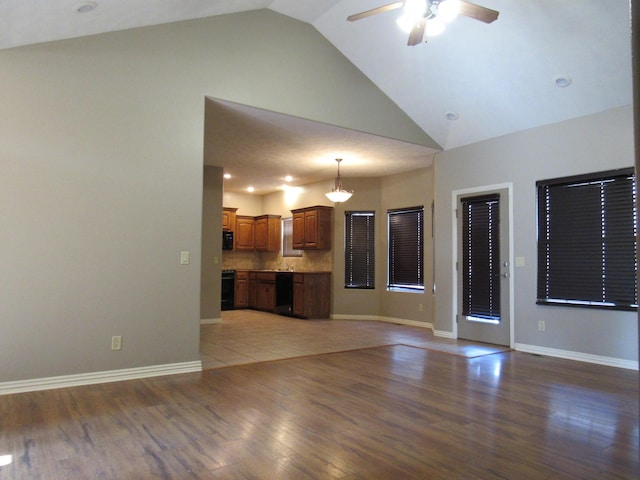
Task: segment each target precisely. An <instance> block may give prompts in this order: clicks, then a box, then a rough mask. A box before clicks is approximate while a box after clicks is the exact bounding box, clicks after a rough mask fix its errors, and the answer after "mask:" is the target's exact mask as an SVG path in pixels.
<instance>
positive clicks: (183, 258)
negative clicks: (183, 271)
mask: <svg viewBox="0 0 640 480" xmlns="http://www.w3.org/2000/svg"><path fill="white" fill-rule="evenodd" d="M180 265H189V252H188V251H184V250H183V251H182V252H180Z"/></svg>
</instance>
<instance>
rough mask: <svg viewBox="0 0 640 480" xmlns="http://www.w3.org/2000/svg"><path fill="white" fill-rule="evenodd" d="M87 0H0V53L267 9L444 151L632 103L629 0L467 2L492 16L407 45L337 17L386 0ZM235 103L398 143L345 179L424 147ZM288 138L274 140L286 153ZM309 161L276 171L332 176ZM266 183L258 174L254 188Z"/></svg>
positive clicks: (332, 138)
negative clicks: (302, 29) (315, 34)
mask: <svg viewBox="0 0 640 480" xmlns="http://www.w3.org/2000/svg"><path fill="white" fill-rule="evenodd" d="M96 1H97V3H98V7H97V8H96V9H95V10H94V11H92V12H89V13H84V14H79V13H76V12H75V8H76V7H77V6H78V5H79V4H80V3H82V2H81V0H47V1H46V2H44V1H42V0H2V1H0V49H6V48H12V47H16V46H22V45H28V44H33V43H40V42H48V41H53V40H60V39H65V38H73V37H79V36H84V35H91V34H97V33H102V32H108V31H115V30H122V29H128V28H135V27H139V26H146V25H153V24H160V23H169V22H174V21H179V20H187V19H193V18H199V17H208V16H213V15H221V14H227V13H234V12H240V11H247V10H253V9H261V8H268V9H271V10H274V11H276V12H279V13H282V14H284V15H287V16H290V17H293V18H296V19H298V20H301V21H304V22H307V23H310V24H311V25H313V26H314V27H315V28H316V29H317V30H318V31H319V32H320V33H321V34H322V35H323V36H325V37H326V38H327V39H328V40H329V41H330V42H331V43H332V44H333V45H334V46H335V47H336V48H337V49H338V50H339V51H340V52H342V54H343V55H345V56H346V57H347V58H348V59H349V60H350V61H351V62H352V63H353V64H354V65H355V66H356V67H358V68H359V69H360V70H361V71H362V72H363V73H364V74H365V75H367V77H369V79H370V80H371V81H373V82H374V83H375V84H376V85H377V86H378V87H379V88H380V89H381V90H382V91H383V92H384V93H385V94H386V95H388V96H389V97H390V98H391V99H392V100H393V101H394V102H395V103H396V104H397V105H398V106H399V107H400V108H401V109H402V110H403V111H404V112H405V113H406V114H407V115H408V116H409V117H410V118H411V119H412V120H413V121H414V122H415V123H416V124H417V125H418V126H419V127H420V128H422V129H423V130H424V131H425V132H426V133H427V134H428V135H430V136H431V137H432V138H433V139H434V140H435V141H436V142H438V144H439V145H440V146H441V147H442V148H443V149H444V150H448V149H451V148H455V147H459V146H463V145H468V144H472V143H475V142H479V141H482V140H486V139H489V138H494V137H497V136H501V135H505V134H509V133H513V132H516V131H520V130H525V129H528V128H533V127H536V126H541V125H546V124H550V123H555V122H559V121H563V120H567V119H570V118H575V117H580V116H584V115H589V114H592V113H596V112H600V111H603V110H607V109H610V108H615V107H619V106H623V105H629V104H631V103H632V77H631V47H630V33H629V24H630V21H629V2H628V0H517V1H516V0H477V2H476V3H478V4H481V5H483V6H485V7H488V8H492V9H494V10H498V11H499V12H500V16H499V18H498V20H497V21H495V22H493V23H491V24H484V23H482V22H479V21H476V20H472V19H469V18H466V17H459V18H458V19H456V20H455V21H454V22H453V23H452V24H450V25H449V28H448V29H447V31H445V32H444V33H443V34H442V35H441V36H439V37H435V38H432V39H429V42H428V43H427V44H420V45H418V46H415V47H408V46H406V40H407V38H406V34H404V33H403V32H401V31H400V30H399V29H398V28H397V26H396V24H395V20H396V18H397V17H398V16H399V10H396V11H391V12H386V13H382V14H379V15H376V16H373V17H369V18H366V19H363V20H360V21H358V22H347V21H346V17H347V16H348V15H350V14H353V13H356V12H359V11H363V10H367V9H370V8H374V7H377V6H380V5H384V4H386V3H391V2H390V1H389V0H273V1H269V0H96ZM558 75H564V76H569V77H570V78H571V79H572V83H571V85H570V86H568V87H565V88H559V87H557V86H555V85H554V78H555V77H556V76H558ZM227 106H228V105H227ZM234 108H235V111H236V113H238V112H240V110H242V111H243V114H245V115H247V118H253V119H254V120H255V121H257V122H258V123H260V124H264V122H267V123H269V122H270V121H271V122H275V126H274V129H275V130H277V132H276V133H277V134H278V135H280V136H282V135H285V133H284V132H286V135H285V136H287V137H288V138H291V137H290V136H291V135H298V136H299V137H300V138H299V142H300V144H302V145H304V144H305V143H308V140H309V139H310V138H315V139H316V140H317V139H318V138H320V137H321V138H325V139H327V140H328V142H329V143H330V144H333V147H329V146H327V147H326V148H325V150H326V149H328V148H334V150H340V149H335V146H336V145H341V147H342V149H343V150H350V149H351V150H355V149H357V148H363V145H366V144H375V147H376V148H379V149H381V150H383V149H390V148H397V149H399V150H398V152H399V156H401V157H402V158H404V159H405V161H403V162H400V163H396V165H395V166H394V167H390V166H389V164H387V165H385V164H384V162H383V161H382V160H380V161H379V162H375V164H376V165H378V167H374V166H372V165H368V166H366V167H365V166H364V165H363V164H362V163H361V165H358V163H357V162H353V163H352V164H351V165H347V164H346V162H345V163H344V164H343V174H344V176H345V177H347V176H363V175H364V172H365V171H366V172H367V174H368V175H375V174H376V172H379V173H380V174H384V173H385V172H386V173H389V172H392V171H393V169H394V168H395V169H396V170H398V169H409V167H410V166H411V165H413V164H414V163H413V162H414V161H415V158H414V156H415V155H416V154H417V155H420V154H422V155H423V156H424V155H425V154H427V155H429V156H430V155H431V154H432V153H433V150H431V149H428V148H426V147H416V146H413V145H407V144H406V143H403V142H395V143H394V142H393V141H390V140H388V139H375V140H373V139H372V138H371V137H370V136H369V138H367V137H363V135H364V134H359V133H356V132H348V131H342V130H341V129H336V128H335V127H330V126H327V125H321V124H314V122H308V121H301V120H300V122H301V123H296V122H291V119H290V118H289V119H286V118H284V116H282V115H277V114H272V115H273V116H271V117H270V116H269V115H271V114H270V113H269V112H258V111H254V110H252V109H244V110H243V109H242V108H241V107H240V106H236V107H234ZM232 110H233V109H232ZM447 112H455V113H457V114H458V115H459V118H458V120H455V121H452V120H448V119H447V118H446V117H445V114H446V113H447ZM340 142H342V143H340ZM278 145H279V144H278V143H277V142H276V143H274V145H273V146H272V149H276V148H278ZM291 145H292V143H291V142H289V143H286V142H283V143H282V146H283V148H287V149H289V150H290V149H291ZM246 148H247V147H245V149H246ZM421 149H422V150H421ZM272 155H273V156H274V157H276V156H277V155H276V153H275V152H273V154H272ZM308 157H309V159H308V160H306V162H307V163H302V162H299V163H298V165H299V166H298V167H297V168H298V170H299V171H298V172H293V171H292V172H285V171H282V172H281V175H285V174H287V173H290V174H291V175H294V176H298V177H299V178H301V179H302V178H304V179H305V181H306V180H307V179H308V180H309V181H316V180H318V179H319V178H327V176H328V175H332V173H329V172H330V171H331V170H334V172H333V174H334V173H335V166H332V167H325V168H324V169H320V168H318V167H317V166H316V165H314V164H313V161H312V159H311V158H312V157H313V155H309V156H308ZM363 157H364V155H361V158H363ZM247 158H248V160H247V161H249V157H247ZM405 162H406V163H405ZM423 164H424V163H423ZM376 168H381V169H382V170H376ZM249 170H250V169H248V170H247V171H249ZM254 171H255V168H254ZM276 180H277V179H275V178H271V179H269V180H268V182H267V181H266V180H265V182H264V185H263V186H264V188H265V189H270V188H272V187H271V186H267V185H271V184H272V183H274V182H275V181H276ZM225 188H226V187H225Z"/></svg>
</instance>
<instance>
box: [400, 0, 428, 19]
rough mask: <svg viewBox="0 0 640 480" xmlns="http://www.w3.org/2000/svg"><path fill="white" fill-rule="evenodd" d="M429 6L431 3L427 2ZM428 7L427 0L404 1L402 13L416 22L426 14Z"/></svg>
mask: <svg viewBox="0 0 640 480" xmlns="http://www.w3.org/2000/svg"><path fill="white" fill-rule="evenodd" d="M429 5H431V2H429ZM429 5H427V0H405V2H404V13H405V15H409V16H411V17H413V18H415V19H416V20H418V19H419V18H421V17H424V15H425V13H427V7H428V6H429Z"/></svg>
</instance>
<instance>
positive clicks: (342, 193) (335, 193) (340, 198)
mask: <svg viewBox="0 0 640 480" xmlns="http://www.w3.org/2000/svg"><path fill="white" fill-rule="evenodd" d="M341 161H342V159H341V158H336V162H338V176H337V177H336V184H335V187H334V188H333V189H332V190H331V191H330V192H329V193H325V195H326V196H327V198H328V199H329V200H331V201H332V202H336V203H338V202H346V201H347V200H349V199H350V198H351V195H353V192H352V191H349V190H344V189H343V188H342V180H341V179H340V162H341Z"/></svg>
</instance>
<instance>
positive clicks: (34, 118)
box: [0, 11, 425, 382]
mask: <svg viewBox="0 0 640 480" xmlns="http://www.w3.org/2000/svg"><path fill="white" fill-rule="evenodd" d="M309 59H312V60H313V61H310V60H309ZM0 65H2V75H0V105H2V115H0V178H2V182H3V185H2V188H1V189H0V208H1V209H2V212H1V215H0V217H1V218H2V229H1V230H0V232H1V233H0V249H2V251H3V252H4V254H3V255H1V256H0V272H2V273H1V276H0V299H1V301H0V318H1V319H2V335H1V338H2V345H1V348H0V365H3V369H2V370H1V371H0V382H7V381H13V380H24V379H37V378H43V377H52V376H60V375H69V374H79V373H88V372H99V371H106V370H117V369H126V368H133V367H144V366H153V365H166V364H177V363H183V362H194V361H197V360H199V342H198V339H199V321H200V313H201V312H200V310H201V308H202V307H203V306H202V305H201V295H200V289H201V260H202V258H201V252H202V250H201V245H202V241H203V238H201V227H202V221H203V217H202V212H203V157H204V156H206V143H205V144H204V146H203V143H204V142H203V131H204V126H205V125H204V123H205V122H204V114H205V98H206V96H207V95H209V96H212V97H216V98H224V99H228V100H231V101H236V102H239V103H245V104H249V105H253V106H256V107H261V108H267V109H270V110H275V111H280V112H283V113H287V114H290V115H297V116H301V117H304V118H309V119H311V120H315V121H323V122H325V123H330V124H335V125H341V126H346V127H348V128H355V129H358V130H362V131H369V132H370V133H380V134H383V135H387V136H390V137H396V138H403V137H414V136H415V137H416V138H417V137H421V139H422V140H424V138H425V135H424V132H422V133H421V132H420V131H419V129H418V128H417V127H416V126H415V124H413V123H412V122H411V121H410V120H409V119H408V118H407V117H406V115H405V114H404V113H402V112H401V111H400V110H399V109H398V108H397V106H395V105H394V104H393V103H392V102H391V101H390V100H389V99H388V98H387V97H386V96H384V95H383V94H382V93H381V92H380V90H379V89H378V88H377V87H375V86H374V85H373V84H372V83H371V82H370V81H369V80H368V79H367V78H366V77H365V76H364V75H362V73H361V72H360V71H359V70H358V69H357V68H355V67H354V66H353V65H351V64H350V63H349V62H348V61H347V60H346V59H345V58H344V56H342V55H341V54H339V53H338V52H337V51H336V50H335V49H334V48H333V47H332V46H331V45H330V44H329V43H328V42H327V41H326V40H325V39H324V38H323V37H322V36H321V35H320V34H318V32H317V31H315V29H313V27H311V26H310V25H308V24H303V23H301V22H298V21H296V20H293V19H291V18H287V17H284V16H281V15H278V14H276V13H273V12H270V11H254V12H248V13H242V14H234V15H225V16H222V17H214V18H208V19H201V20H194V21H188V22H179V23H175V24H167V25H159V26H154V27H147V28H141V29H135V30H127V31H122V32H116V33H110V34H102V35H95V36H91V37H85V38H79V39H73V40H66V41H60V42H55V43H45V44H40V45H33V46H29V47H21V48H16V49H11V50H5V51H0ZM392 130H393V131H392ZM394 131H395V133H394ZM396 133H397V135H396ZM405 139H409V138H405ZM214 236H215V234H214ZM182 250H187V251H190V252H191V263H190V264H189V265H181V264H180V251H182ZM203 264H204V265H206V262H204V263H203ZM205 280H206V279H205ZM214 288H215V287H214ZM213 296H215V294H213ZM205 307H206V305H205ZM205 310H206V308H205ZM204 313H205V314H207V312H206V311H205V312H204ZM214 314H215V313H214ZM112 335H122V336H123V349H122V350H121V351H119V352H112V351H111V350H110V340H111V336H112Z"/></svg>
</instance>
